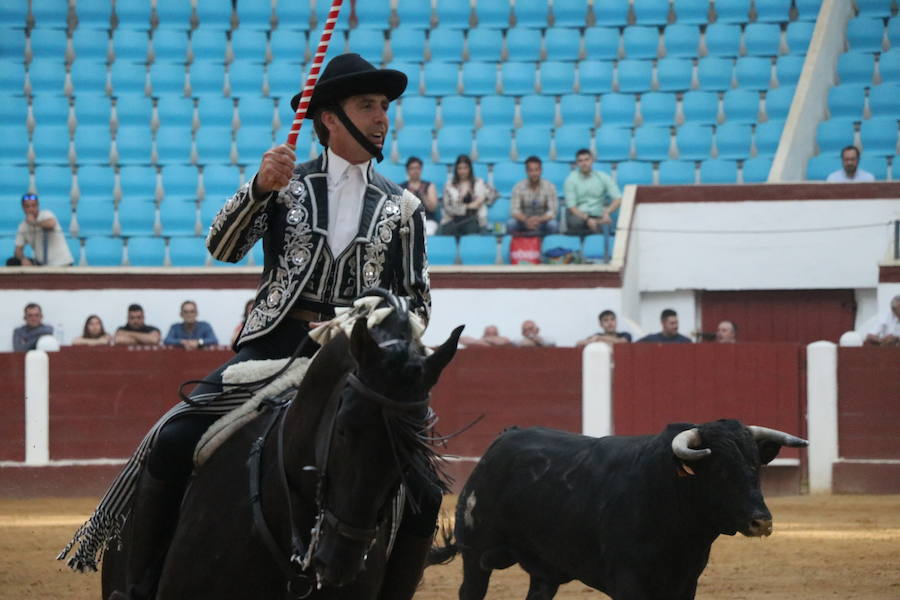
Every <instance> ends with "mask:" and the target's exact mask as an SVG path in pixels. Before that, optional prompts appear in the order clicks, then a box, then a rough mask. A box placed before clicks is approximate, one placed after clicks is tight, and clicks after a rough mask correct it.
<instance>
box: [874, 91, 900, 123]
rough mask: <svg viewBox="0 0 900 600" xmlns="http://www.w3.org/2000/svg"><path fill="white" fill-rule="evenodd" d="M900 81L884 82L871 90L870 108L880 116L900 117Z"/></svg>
mask: <svg viewBox="0 0 900 600" xmlns="http://www.w3.org/2000/svg"><path fill="white" fill-rule="evenodd" d="M898 98H900V82H897V83H882V84H881V85H876V86H873V87H872V89H871V90H870V91H869V108H870V109H871V110H872V114H873V115H876V116H879V117H893V118H895V119H897V118H900V102H898V101H897V99H898Z"/></svg>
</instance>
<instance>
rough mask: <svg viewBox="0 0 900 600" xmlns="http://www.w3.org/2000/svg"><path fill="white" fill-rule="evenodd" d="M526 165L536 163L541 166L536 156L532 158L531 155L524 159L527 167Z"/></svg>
mask: <svg viewBox="0 0 900 600" xmlns="http://www.w3.org/2000/svg"><path fill="white" fill-rule="evenodd" d="M528 163H537V164H539V165H541V164H543V163H542V162H541V159H540V158H538V157H537V156H534V155H533V154H532V155H531V156H529V157H528V158H526V159H525V164H526V165H527V164H528Z"/></svg>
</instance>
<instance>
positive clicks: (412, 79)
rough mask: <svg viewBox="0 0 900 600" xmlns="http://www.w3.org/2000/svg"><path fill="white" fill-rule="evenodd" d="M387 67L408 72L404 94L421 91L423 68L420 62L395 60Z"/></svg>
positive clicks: (411, 94) (410, 94)
mask: <svg viewBox="0 0 900 600" xmlns="http://www.w3.org/2000/svg"><path fill="white" fill-rule="evenodd" d="M386 68H388V69H395V70H397V71H402V72H403V73H405V74H406V78H407V83H406V91H405V92H403V95H404V96H414V95H416V94H418V93H419V87H420V85H421V82H422V69H421V68H420V66H419V63H407V62H399V61H393V62H390V63H388V64H387V65H386ZM445 95H446V94H445Z"/></svg>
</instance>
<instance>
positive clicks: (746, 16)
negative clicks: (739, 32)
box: [715, 0, 750, 24]
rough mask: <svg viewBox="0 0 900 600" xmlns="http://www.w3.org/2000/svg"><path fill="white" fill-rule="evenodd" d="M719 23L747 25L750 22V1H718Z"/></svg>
mask: <svg viewBox="0 0 900 600" xmlns="http://www.w3.org/2000/svg"><path fill="white" fill-rule="evenodd" d="M715 5H716V22H717V23H737V24H741V23H746V22H747V21H749V20H750V0H716V1H715Z"/></svg>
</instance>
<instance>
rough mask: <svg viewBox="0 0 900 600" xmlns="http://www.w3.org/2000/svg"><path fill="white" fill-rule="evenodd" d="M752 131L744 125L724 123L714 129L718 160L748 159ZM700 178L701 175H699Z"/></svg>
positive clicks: (731, 122)
mask: <svg viewBox="0 0 900 600" xmlns="http://www.w3.org/2000/svg"><path fill="white" fill-rule="evenodd" d="M752 139H753V131H752V129H751V127H750V125H748V124H745V123H739V122H733V121H726V122H725V123H723V124H722V125H719V126H718V127H717V128H716V148H717V149H718V152H719V155H718V157H719V158H720V159H728V160H743V159H745V158H749V157H750V148H751V142H752ZM701 177H702V175H701Z"/></svg>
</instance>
